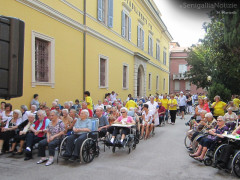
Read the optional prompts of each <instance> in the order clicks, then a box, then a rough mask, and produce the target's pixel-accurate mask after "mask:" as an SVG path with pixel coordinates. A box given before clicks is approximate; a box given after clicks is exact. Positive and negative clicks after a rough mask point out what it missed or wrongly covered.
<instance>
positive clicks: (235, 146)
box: [187, 95, 240, 173]
mask: <svg viewBox="0 0 240 180" xmlns="http://www.w3.org/2000/svg"><path fill="white" fill-rule="evenodd" d="M239 104H240V100H239V96H238V95H234V96H233V97H232V100H231V101H229V102H228V103H225V102H223V101H222V100H221V98H220V96H215V98H214V102H213V103H210V102H209V101H208V99H207V98H204V99H203V98H199V99H198V105H197V106H196V108H195V114H194V115H193V116H192V118H191V120H190V121H189V122H188V123H187V125H189V126H190V130H188V132H187V137H188V138H189V139H190V140H191V144H190V146H189V148H188V149H189V150H190V151H192V153H190V154H189V156H190V157H192V158H194V159H195V160H197V161H200V162H202V161H204V163H205V164H208V163H207V162H206V159H207V157H208V156H210V155H209V154H211V153H208V152H211V151H212V152H213V154H215V153H216V151H218V150H219V149H218V148H220V146H221V145H222V144H223V143H225V144H224V146H221V148H222V149H221V151H219V153H220V152H221V153H220V155H219V156H218V157H217V158H216V157H215V159H214V160H215V162H214V166H216V167H218V168H219V169H225V170H226V169H228V168H232V167H229V164H230V160H231V161H233V158H231V157H233V156H234V153H236V150H239V149H240V142H239V141H238V140H237V141H235V140H234V141H229V139H228V136H227V135H230V134H231V135H233V136H231V137H235V136H236V135H240V131H239V129H240V126H239V123H238V120H239V119H240V111H239ZM211 162H212V160H211ZM231 164H232V163H231ZM239 173H240V172H239Z"/></svg>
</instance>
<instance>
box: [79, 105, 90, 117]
mask: <svg viewBox="0 0 240 180" xmlns="http://www.w3.org/2000/svg"><path fill="white" fill-rule="evenodd" d="M87 106H88V105H87V103H86V102H82V109H80V110H79V115H80V114H81V111H82V110H83V109H86V110H87V111H88V114H89V118H92V117H93V112H92V110H91V109H88V107H87Z"/></svg>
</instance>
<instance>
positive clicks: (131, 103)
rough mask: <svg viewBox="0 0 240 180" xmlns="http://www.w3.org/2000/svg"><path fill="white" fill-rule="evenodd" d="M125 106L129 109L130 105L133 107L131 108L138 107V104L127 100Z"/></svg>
mask: <svg viewBox="0 0 240 180" xmlns="http://www.w3.org/2000/svg"><path fill="white" fill-rule="evenodd" d="M125 107H126V108H127V109H128V110H129V109H130V108H131V107H133V108H135V107H138V105H137V103H135V101H133V100H129V101H128V102H127V103H126V105H125Z"/></svg>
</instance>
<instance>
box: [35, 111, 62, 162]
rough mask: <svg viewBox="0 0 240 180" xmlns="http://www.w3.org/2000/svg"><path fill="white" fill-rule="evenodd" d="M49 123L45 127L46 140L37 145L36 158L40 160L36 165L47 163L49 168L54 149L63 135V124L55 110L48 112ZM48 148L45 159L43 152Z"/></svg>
mask: <svg viewBox="0 0 240 180" xmlns="http://www.w3.org/2000/svg"><path fill="white" fill-rule="evenodd" d="M50 119H51V122H50V123H49V125H48V127H47V138H45V139H43V140H41V141H40V142H39V143H38V156H39V157H41V159H40V160H39V161H38V162H37V164H41V163H43V162H46V161H47V163H46V164H45V165H46V166H50V165H51V164H53V162H54V155H55V148H56V147H57V146H59V144H60V143H61V139H62V136H63V135H64V131H65V129H64V124H63V122H62V121H61V120H60V118H59V113H58V112H57V111H56V110H52V111H51V112H50ZM47 146H48V151H49V158H47V157H46V154H45V150H46V147H47Z"/></svg>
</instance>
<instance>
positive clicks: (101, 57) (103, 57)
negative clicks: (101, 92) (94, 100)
mask: <svg viewBox="0 0 240 180" xmlns="http://www.w3.org/2000/svg"><path fill="white" fill-rule="evenodd" d="M101 59H105V60H106V65H105V66H106V72H105V78H106V79H105V83H106V84H105V86H101V77H100V72H101V69H100V68H101V66H100V60H101ZM108 62H109V57H107V56H104V55H101V54H100V55H99V59H98V87H99V88H100V89H108Z"/></svg>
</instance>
